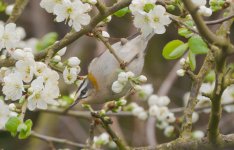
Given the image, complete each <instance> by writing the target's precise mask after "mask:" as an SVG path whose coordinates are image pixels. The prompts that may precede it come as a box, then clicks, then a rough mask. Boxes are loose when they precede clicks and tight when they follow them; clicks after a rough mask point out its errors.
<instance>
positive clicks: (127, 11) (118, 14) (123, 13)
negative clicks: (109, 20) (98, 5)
mask: <svg viewBox="0 0 234 150" xmlns="http://www.w3.org/2000/svg"><path fill="white" fill-rule="evenodd" d="M129 12H130V10H129V9H128V7H125V8H123V9H120V10H119V11H117V12H115V13H114V15H115V16H116V17H123V16H125V15H126V14H127V13H129Z"/></svg>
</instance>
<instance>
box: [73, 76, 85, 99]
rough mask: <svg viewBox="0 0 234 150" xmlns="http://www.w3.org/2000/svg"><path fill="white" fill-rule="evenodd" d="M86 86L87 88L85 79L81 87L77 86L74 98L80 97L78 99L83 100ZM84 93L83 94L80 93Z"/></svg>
mask: <svg viewBox="0 0 234 150" xmlns="http://www.w3.org/2000/svg"><path fill="white" fill-rule="evenodd" d="M87 86H88V80H87V79H85V80H84V81H83V82H82V83H81V85H80V86H79V88H78V90H77V93H76V95H77V96H76V97H80V98H83V97H85V96H86V94H87ZM82 91H84V92H82Z"/></svg>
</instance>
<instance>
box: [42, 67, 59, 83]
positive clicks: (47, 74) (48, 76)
mask: <svg viewBox="0 0 234 150" xmlns="http://www.w3.org/2000/svg"><path fill="white" fill-rule="evenodd" d="M42 76H43V78H44V81H45V82H46V83H47V82H51V83H54V84H58V80H59V74H58V73H57V72H56V71H54V70H52V69H50V68H48V67H47V68H46V69H45V70H44V71H43V74H42Z"/></svg>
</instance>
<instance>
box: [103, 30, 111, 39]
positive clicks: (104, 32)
mask: <svg viewBox="0 0 234 150" xmlns="http://www.w3.org/2000/svg"><path fill="white" fill-rule="evenodd" d="M102 36H103V37H105V38H110V34H109V33H108V32H106V31H102Z"/></svg>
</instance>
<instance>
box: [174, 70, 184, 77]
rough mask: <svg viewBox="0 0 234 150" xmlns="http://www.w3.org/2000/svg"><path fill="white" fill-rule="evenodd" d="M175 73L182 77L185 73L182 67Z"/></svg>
mask: <svg viewBox="0 0 234 150" xmlns="http://www.w3.org/2000/svg"><path fill="white" fill-rule="evenodd" d="M176 74H177V75H178V76H180V77H183V76H184V75H185V70H184V69H179V70H177V71H176Z"/></svg>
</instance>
